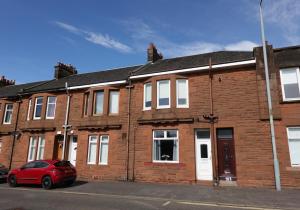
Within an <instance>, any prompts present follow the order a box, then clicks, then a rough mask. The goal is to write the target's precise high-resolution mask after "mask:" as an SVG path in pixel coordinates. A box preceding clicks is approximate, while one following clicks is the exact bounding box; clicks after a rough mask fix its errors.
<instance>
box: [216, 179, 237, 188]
mask: <svg viewBox="0 0 300 210" xmlns="http://www.w3.org/2000/svg"><path fill="white" fill-rule="evenodd" d="M219 186H220V187H237V186H238V184H237V182H236V181H226V180H220V181H219Z"/></svg>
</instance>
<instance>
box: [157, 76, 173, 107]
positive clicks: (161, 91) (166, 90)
mask: <svg viewBox="0 0 300 210" xmlns="http://www.w3.org/2000/svg"><path fill="white" fill-rule="evenodd" d="M170 95H171V93H170V80H160V81H157V108H158V109H162V108H170V104H171V99H170V98H171V97H170Z"/></svg>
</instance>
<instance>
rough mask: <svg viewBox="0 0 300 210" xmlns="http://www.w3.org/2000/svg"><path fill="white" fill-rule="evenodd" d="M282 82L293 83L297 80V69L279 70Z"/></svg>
mask: <svg viewBox="0 0 300 210" xmlns="http://www.w3.org/2000/svg"><path fill="white" fill-rule="evenodd" d="M281 72H282V73H281V75H282V83H283V84H295V83H298V81H297V69H283V70H282V71H281Z"/></svg>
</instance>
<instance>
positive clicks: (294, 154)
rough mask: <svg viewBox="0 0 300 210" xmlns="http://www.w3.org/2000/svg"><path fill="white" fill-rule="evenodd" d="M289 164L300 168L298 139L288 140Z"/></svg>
mask: <svg viewBox="0 0 300 210" xmlns="http://www.w3.org/2000/svg"><path fill="white" fill-rule="evenodd" d="M289 149H290V157H291V164H292V165H294V166H300V137H299V139H298V140H289Z"/></svg>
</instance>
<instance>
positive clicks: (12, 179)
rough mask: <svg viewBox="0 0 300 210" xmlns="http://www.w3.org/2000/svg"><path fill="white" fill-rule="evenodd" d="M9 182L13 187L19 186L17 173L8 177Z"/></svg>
mask: <svg viewBox="0 0 300 210" xmlns="http://www.w3.org/2000/svg"><path fill="white" fill-rule="evenodd" d="M8 184H9V186H11V187H16V186H17V178H16V176H15V175H10V176H9V177H8Z"/></svg>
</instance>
